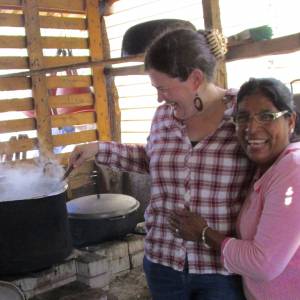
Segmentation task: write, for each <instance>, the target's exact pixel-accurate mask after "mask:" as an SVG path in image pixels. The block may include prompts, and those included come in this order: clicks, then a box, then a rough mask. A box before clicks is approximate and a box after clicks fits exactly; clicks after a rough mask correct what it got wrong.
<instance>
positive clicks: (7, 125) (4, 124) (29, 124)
mask: <svg viewBox="0 0 300 300" xmlns="http://www.w3.org/2000/svg"><path fill="white" fill-rule="evenodd" d="M34 129H36V125H35V119H33V118H28V119H19V120H8V121H0V133H8V132H18V131H26V130H34Z"/></svg>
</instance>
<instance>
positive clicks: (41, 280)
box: [13, 259, 76, 292]
mask: <svg viewBox="0 0 300 300" xmlns="http://www.w3.org/2000/svg"><path fill="white" fill-rule="evenodd" d="M74 276H75V278H76V265H75V260H74V259H71V260H69V261H66V262H64V263H62V264H60V265H56V266H53V267H51V268H50V269H48V270H44V271H41V272H36V273H31V274H30V275H28V276H27V277H24V278H22V279H18V280H15V281H14V282H13V283H14V284H16V285H17V286H19V287H20V288H21V289H22V290H23V291H24V292H26V291H30V290H35V289H39V290H44V289H47V287H49V288H52V287H53V286H54V285H56V284H59V282H61V281H64V282H68V283H69V282H72V280H74Z"/></svg>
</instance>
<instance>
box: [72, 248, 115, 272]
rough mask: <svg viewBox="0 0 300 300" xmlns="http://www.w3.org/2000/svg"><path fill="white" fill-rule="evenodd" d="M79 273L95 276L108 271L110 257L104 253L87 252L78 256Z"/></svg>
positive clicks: (77, 266)
mask: <svg viewBox="0 0 300 300" xmlns="http://www.w3.org/2000/svg"><path fill="white" fill-rule="evenodd" d="M76 268H77V274H78V275H80V276H85V277H93V276H97V275H100V274H103V273H106V272H108V268H109V263H108V259H107V258H106V257H105V256H103V255H98V254H96V253H89V252H85V253H83V254H81V255H80V256H78V257H77V258H76Z"/></svg>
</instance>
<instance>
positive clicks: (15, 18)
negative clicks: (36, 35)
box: [0, 13, 86, 30]
mask: <svg viewBox="0 0 300 300" xmlns="http://www.w3.org/2000/svg"><path fill="white" fill-rule="evenodd" d="M39 18H40V25H41V28H57V29H75V30H86V20H85V19H83V18H66V17H53V16H39ZM0 26H10V27H24V18H23V15H19V14H4V13H0Z"/></svg>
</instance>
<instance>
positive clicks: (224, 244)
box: [221, 237, 235, 271]
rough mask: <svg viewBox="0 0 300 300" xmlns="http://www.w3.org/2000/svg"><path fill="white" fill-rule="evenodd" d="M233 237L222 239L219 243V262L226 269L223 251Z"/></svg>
mask: <svg viewBox="0 0 300 300" xmlns="http://www.w3.org/2000/svg"><path fill="white" fill-rule="evenodd" d="M234 239H235V238H232V237H227V238H225V239H224V240H223V242H222V244H221V262H222V264H223V266H224V267H225V268H226V269H227V267H226V262H225V251H226V248H227V247H228V245H229V243H230V242H231V241H232V240H234ZM227 271H228V269H227Z"/></svg>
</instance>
